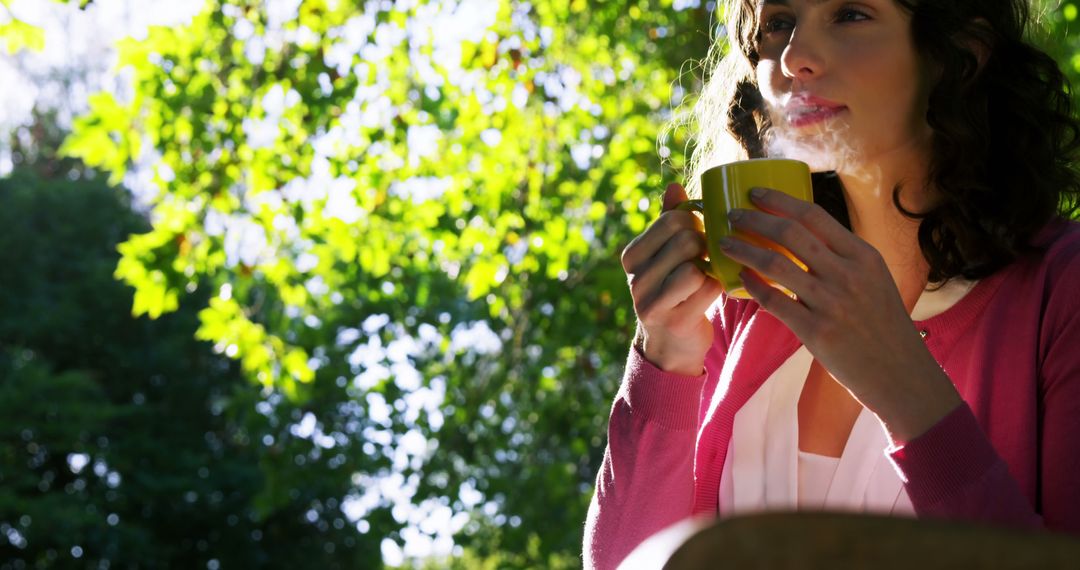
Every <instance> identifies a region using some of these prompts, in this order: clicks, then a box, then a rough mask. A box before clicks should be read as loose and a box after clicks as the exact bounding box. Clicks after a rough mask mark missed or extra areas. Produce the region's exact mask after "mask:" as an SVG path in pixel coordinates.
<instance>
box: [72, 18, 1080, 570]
mask: <svg viewBox="0 0 1080 570" xmlns="http://www.w3.org/2000/svg"><path fill="white" fill-rule="evenodd" d="M711 6H712V4H711V3H710V4H708V5H707V6H703V5H701V3H699V2H675V1H673V0H624V1H622V2H604V3H600V2H585V1H584V0H571V1H567V2H531V3H526V2H517V1H512V0H491V1H490V2H486V3H485V2H481V1H477V2H468V1H467V2H461V3H457V2H450V1H448V0H447V1H442V0H429V1H402V2H395V3H389V2H379V1H375V0H371V1H368V2H361V1H358V0H357V1H352V2H347V1H336V2H335V1H331V0H311V1H307V2H303V3H300V4H299V7H298V9H297V11H296V12H295V13H289V14H280V13H277V12H275V11H268V10H266V9H265V7H264V3H263V2H261V1H257V0H214V1H209V2H207V5H206V9H205V10H204V11H203V12H202V13H201V14H200V15H199V16H197V17H196V18H195V20H194V21H193V22H191V24H190V25H187V26H183V27H175V28H168V29H165V28H158V29H154V30H152V31H151V33H150V34H149V36H148V37H147V38H146V39H143V40H129V41H127V42H125V43H124V44H123V45H122V46H121V47H120V52H121V61H122V65H124V66H126V67H128V68H130V70H131V72H132V75H133V77H134V97H133V98H132V99H131V100H130V101H122V100H117V99H115V98H113V97H111V96H109V95H106V94H99V95H96V96H94V97H93V98H92V99H91V101H90V107H91V110H90V112H89V113H88V114H86V115H85V116H83V117H82V118H80V119H79V120H78V121H77V122H76V126H75V132H74V133H73V135H72V136H71V137H70V138H69V139H68V140H67V142H66V144H65V146H64V151H65V152H66V153H67V154H68V155H69V156H73V157H77V158H80V159H82V160H83V161H85V162H86V163H87V164H89V165H91V166H93V167H95V168H100V169H102V170H104V171H106V172H108V173H109V174H110V175H111V177H112V180H113V181H114V182H115V181H119V180H120V179H121V177H122V176H123V174H124V172H125V171H126V170H127V169H128V168H129V167H130V166H131V165H132V164H133V163H135V162H137V161H141V162H146V161H149V162H151V163H152V167H151V168H152V172H153V176H154V180H155V183H156V184H157V186H158V187H159V188H160V192H159V193H158V195H157V196H156V198H155V199H154V200H153V202H152V204H151V215H152V220H153V226H152V228H151V229H150V230H149V231H147V232H144V233H139V234H135V235H132V236H131V237H130V238H129V239H128V240H127V241H126V242H125V243H124V244H122V245H121V246H120V251H121V253H122V257H121V259H120V261H119V264H118V266H117V269H116V276H117V277H118V278H120V279H122V280H124V282H126V283H128V284H129V285H131V286H133V287H134V289H135V294H134V295H135V296H134V301H133V305H132V306H133V310H134V312H135V313H136V314H137V315H148V316H150V317H160V316H162V315H166V314H168V313H170V312H172V311H176V310H178V308H180V309H182V308H183V307H198V308H200V309H201V310H200V312H199V321H200V326H199V330H198V337H199V338H200V339H203V340H206V341H208V342H210V343H212V345H213V346H214V349H215V350H216V351H217V352H219V353H222V354H225V355H228V356H229V357H231V358H234V359H235V360H236V361H237V363H238V366H239V369H240V370H241V371H242V373H243V374H244V375H245V376H246V377H247V378H248V379H250V381H251V382H252V384H253V385H254V386H255V387H256V388H259V389H262V390H265V391H266V393H270V394H272V395H273V396H274V397H277V398H279V399H278V401H279V402H281V404H280V405H282V406H289V405H292V406H301V407H304V409H308V408H310V409H312V410H316V411H315V412H313V413H312V416H313V418H314V420H315V426H316V428H317V429H318V431H319V432H320V433H322V434H325V435H327V436H328V437H332V438H334V439H335V440H340V441H345V442H350V443H349V445H351V446H352V447H350V449H352V453H353V455H351V456H350V459H349V461H353V462H355V464H350V466H349V469H351V471H350V472H355V481H354V487H353V488H352V490H351V491H350V495H351V497H352V499H354V500H355V504H359V505H362V508H360V509H359V510H358V511H356V512H354V515H355V516H357V517H360V518H361V519H363V521H364V522H366V523H368V524H370V527H371V535H372V536H375V537H384V536H386V537H390V538H393V539H394V540H396V541H398V542H402V541H406V539H408V540H407V542H412V543H423V542H424V541H425V540H426V541H428V542H430V541H433V540H434V541H436V543H437V544H440V543H442V544H444V543H445V539H446V538H447V537H445V536H444V535H443V534H442V533H443V531H441V530H439V529H440V523H437V522H435V521H442V522H441V526H442V527H449V528H450V529H451V530H452V531H453V532H455V533H456V534H455V537H454V540H455V541H456V542H457V543H458V544H460V545H463V546H464V547H465V550H464V551H463V553H462V551H459V553H462V555H463V556H464V558H462V559H461V560H476V561H483V562H477V564H478V565H480V564H493V565H495V566H499V567H531V566H544V565H552V566H554V565H560V564H562V563H563V562H564V561H566V560H572V559H574V558H576V555H577V553H578V552H579V550H580V541H581V531H580V529H581V523H582V521H583V519H584V515H585V507H586V504H587V501H588V497H589V495H590V493H591V487H592V483H593V480H594V477H595V469H596V467H597V466H598V465H599V462H600V455H601V453H602V450H603V434H604V426H605V418H606V416H607V409H608V405H609V402H610V399H611V397H612V396H613V394H614V391H615V389H616V386H617V383H618V378H619V376H620V373H621V368H622V359H623V358H624V355H625V350H626V348H625V347H626V346H627V343H628V335H629V334H630V332H631V331H632V329H633V315H632V311H631V303H630V301H629V298H628V295H627V293H626V287H625V279H624V276H623V274H622V271H621V269H620V267H619V263H618V255H619V252H620V250H621V248H622V247H623V246H624V245H625V244H626V243H627V242H628V241H629V239H631V237H632V236H633V235H635V234H636V233H638V232H639V231H641V230H642V229H643V228H644V227H645V224H646V223H647V222H648V221H649V220H650V219H652V218H653V217H654V216H655V215H656V213H657V210H658V204H657V203H656V200H653V199H652V198H653V197H655V195H656V193H657V192H658V190H659V189H660V188H661V187H662V185H663V183H665V182H668V181H670V180H671V179H673V178H675V177H676V176H677V173H678V168H679V167H680V166H681V164H682V163H683V154H682V148H681V144H682V141H681V140H674V141H667V142H666V144H665V145H664V146H660V147H658V146H657V143H656V139H657V135H658V132H659V128H660V127H661V125H662V124H663V123H664V121H665V120H666V119H667V113H668V110H669V109H670V108H671V107H672V105H675V104H677V103H678V102H679V100H680V99H681V96H682V93H684V87H685V90H688V91H691V92H692V91H694V90H695V89H696V87H697V82H698V81H699V77H698V75H699V74H698V70H695V69H693V68H690V69H689V73H687V74H683V73H682V70H683V69H684V62H686V61H688V60H690V59H693V58H700V57H702V56H703V55H704V54H705V52H706V49H707V46H708V39H709V35H710V27H711V26H712V25H714V24H715V22H714V21H713V17H714V16H713V14H712V8H711ZM1075 12H1076V10H1075V8H1074V9H1072V11H1071V12H1069V8H1068V5H1066V6H1065V7H1063V8H1061V9H1060V10H1058V11H1053V12H1051V16H1050V19H1051V21H1052V23H1053V25H1054V26H1057V28H1055V30H1056V31H1055V33H1061V32H1062V31H1064V32H1066V33H1067V35H1068V38H1069V39H1068V41H1069V42H1072V41H1074V39H1073V38H1074V31H1073V29H1072V28H1071V27H1070V26H1069V25H1068V22H1071V21H1072V19H1074V18H1075ZM1059 14H1060V16H1059ZM1069 14H1073V16H1072V17H1070V16H1069ZM1069 45H1070V46H1071V44H1069ZM1072 49H1073V47H1070V48H1069V50H1072ZM1069 53H1072V52H1071V51H1070V52H1069ZM1077 70H1080V63H1078V64H1077V65H1076V66H1075V68H1074V70H1073V72H1076V71H1077ZM680 79H682V80H683V81H684V84H685V85H683V86H679V85H678V80H680ZM673 87H674V88H673ZM678 135H679V134H678V133H676V136H678ZM659 156H664V157H667V158H668V160H669V161H670V165H671V166H672V167H673V169H674V170H671V171H665V170H664V168H665V167H663V166H662V165H661V162H660V160H659ZM71 381H74V379H71ZM256 388H252V389H251V394H254V393H255V390H256ZM237 393H238V394H239V393H240V392H237ZM281 397H283V399H282V398H281ZM335 406H337V407H339V408H342V407H348V408H349V409H350V412H349V415H348V419H347V421H341V420H340V417H341V416H340V415H339V416H335V415H334V412H333V411H332V410H334V409H335ZM295 419H298V418H295ZM295 419H294V421H295ZM287 457H288V456H286V459H287ZM262 476H263V477H266V478H268V479H269V480H270V481H272V483H271V484H268V490H266V491H265V492H264V493H263V494H262V495H261V497H262V500H261V502H260V503H259V505H260V507H259V512H260V513H261V516H263V517H272V516H275V514H277V513H281V512H288V510H289V509H291V508H293V506H294V505H295V504H296V498H295V497H293V496H291V495H290V494H289V492H288V491H287V490H290V489H297V488H302V485H300V484H299V481H300V480H301V478H302V477H303V476H304V470H303V469H298V468H297V467H296V466H295V465H292V464H291V463H290V462H289V461H287V460H285V461H282V462H277V463H275V462H273V461H270V460H264V465H263V470H262ZM380 509H381V510H380ZM387 510H389V512H390V513H392V517H389V516H385V513H386V511H387ZM379 513H383V514H382V515H380V514H379ZM567 557H570V558H567ZM455 563H457V562H455Z"/></svg>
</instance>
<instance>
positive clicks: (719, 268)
mask: <svg viewBox="0 0 1080 570" xmlns="http://www.w3.org/2000/svg"><path fill="white" fill-rule="evenodd" d="M756 187H761V188H771V189H773V190H779V191H781V192H784V193H785V194H788V195H790V196H793V197H795V198H798V199H800V200H806V201H807V202H813V201H814V191H813V186H811V183H810V167H809V166H807V165H806V163H804V162H800V161H798V160H790V159H786V158H755V159H750V160H742V161H739V162H732V163H728V164H723V165H720V166H715V167H713V168H710V169H708V170H706V171H705V172H704V173H702V175H701V199H700V200H687V201H686V202H682V203H680V204H679V205H678V206H676V207H677V208H678V209H680V210H690V211H694V212H699V213H701V215H702V216H703V218H704V223H705V237H706V242H707V246H706V252H707V253H708V255H709V258H708V259H707V260H699V263H698V266H699V267H701V270H702V271H704V272H705V274H706V275H708V276H710V277H712V278H713V279H716V280H717V281H719V282H720V284H721V285H723V286H724V291H726V292H727V294H728V296H729V297H735V298H739V299H749V298H750V293H748V292H747V291H746V288H745V287H744V286H743V282H742V278H741V277H739V271H741V270H742V268H743V266H742V265H741V264H739V263H736V262H735V261H733V260H732V259H731V258H729V257H728V256H726V255H724V253H723V252H722V251H721V250H720V243H719V242H720V238H722V237H725V236H729V235H734V236H735V237H738V238H739V239H742V240H745V241H747V242H750V243H752V244H755V245H758V246H760V247H764V248H768V249H771V250H773V251H776V252H778V253H781V254H783V255H785V256H787V257H788V258H790V259H791V260H792V261H794V262H795V263H796V264H797V265H798V266H799V267H802V268H803V270H804V271H805V270H806V265H805V264H804V263H803V262H802V261H799V259H798V258H796V257H795V256H794V255H792V253H791V252H790V251H788V250H787V248H784V247H781V246H779V245H777V244H776V243H774V242H772V241H769V240H766V239H764V238H761V237H759V236H756V235H750V234H746V233H743V232H739V231H735V230H734V229H732V227H731V222H730V221H729V220H728V212H730V211H731V210H732V209H735V208H742V209H754V210H757V209H759V208H757V207H756V206H754V203H753V202H751V201H750V189H751V188H756ZM761 278H762V279H764V280H765V281H766V282H767V283H769V284H770V285H772V286H774V287H776V288H777V289H780V290H782V291H784V292H785V293H786V294H788V295H791V291H788V290H787V289H786V288H784V287H782V286H780V285H778V284H777V283H776V282H774V281H772V280H770V279H768V278H766V277H765V276H761Z"/></svg>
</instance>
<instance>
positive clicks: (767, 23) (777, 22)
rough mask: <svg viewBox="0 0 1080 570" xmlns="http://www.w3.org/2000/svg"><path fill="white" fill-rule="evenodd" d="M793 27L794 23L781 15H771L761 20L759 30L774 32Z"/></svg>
mask: <svg viewBox="0 0 1080 570" xmlns="http://www.w3.org/2000/svg"><path fill="white" fill-rule="evenodd" d="M793 27H795V24H794V23H793V22H792V21H791V20H790V19H789V18H785V17H782V16H773V17H771V18H767V19H765V20H762V22H761V32H762V33H763V34H774V33H776V32H784V31H787V30H790V29H791V28H793Z"/></svg>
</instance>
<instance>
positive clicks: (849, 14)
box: [836, 8, 870, 22]
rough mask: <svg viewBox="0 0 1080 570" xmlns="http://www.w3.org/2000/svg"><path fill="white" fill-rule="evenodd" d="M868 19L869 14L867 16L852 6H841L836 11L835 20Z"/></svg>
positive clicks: (859, 20) (853, 20)
mask: <svg viewBox="0 0 1080 570" xmlns="http://www.w3.org/2000/svg"><path fill="white" fill-rule="evenodd" d="M869 19H870V16H867V15H866V14H865V13H863V12H860V11H858V10H856V9H854V8H842V9H841V10H840V11H839V12H837V13H836V21H837V22H861V21H863V20H869Z"/></svg>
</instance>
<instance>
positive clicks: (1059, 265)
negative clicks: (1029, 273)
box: [1032, 218, 1080, 285]
mask: <svg viewBox="0 0 1080 570" xmlns="http://www.w3.org/2000/svg"><path fill="white" fill-rule="evenodd" d="M1032 242H1033V245H1035V246H1036V248H1038V250H1039V253H1038V255H1037V256H1036V258H1037V260H1036V262H1037V263H1038V265H1039V266H1041V268H1042V269H1044V271H1045V274H1046V277H1047V278H1048V279H1049V280H1050V281H1052V282H1053V281H1058V280H1060V279H1066V280H1069V281H1073V282H1077V283H1078V285H1080V222H1077V221H1075V220H1066V219H1063V218H1055V219H1054V220H1052V221H1051V222H1050V223H1048V224H1046V226H1045V227H1044V228H1043V229H1042V230H1041V231H1040V232H1039V233H1038V234H1037V235H1036V236H1035V239H1033V240H1032Z"/></svg>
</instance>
